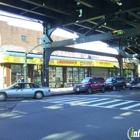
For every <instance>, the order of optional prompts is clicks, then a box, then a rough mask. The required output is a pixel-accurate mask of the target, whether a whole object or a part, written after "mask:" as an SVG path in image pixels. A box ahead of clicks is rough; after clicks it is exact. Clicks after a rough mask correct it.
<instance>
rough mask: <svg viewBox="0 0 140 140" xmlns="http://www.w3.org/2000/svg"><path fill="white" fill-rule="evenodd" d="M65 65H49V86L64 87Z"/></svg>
mask: <svg viewBox="0 0 140 140" xmlns="http://www.w3.org/2000/svg"><path fill="white" fill-rule="evenodd" d="M63 86H64V85H63V67H49V87H50V88H55V87H56V88H60V87H63Z"/></svg>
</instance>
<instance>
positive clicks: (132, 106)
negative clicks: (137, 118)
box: [120, 103, 140, 110]
mask: <svg viewBox="0 0 140 140" xmlns="http://www.w3.org/2000/svg"><path fill="white" fill-rule="evenodd" d="M136 106H140V103H138V104H134V105H130V106H127V107H123V108H120V109H124V110H125V109H126V110H127V109H131V108H134V107H136Z"/></svg>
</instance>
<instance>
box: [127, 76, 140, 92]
mask: <svg viewBox="0 0 140 140" xmlns="http://www.w3.org/2000/svg"><path fill="white" fill-rule="evenodd" d="M129 86H130V89H133V88H140V77H135V78H134V79H133V80H132V81H131V82H130V85H129Z"/></svg>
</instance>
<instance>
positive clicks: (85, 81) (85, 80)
mask: <svg viewBox="0 0 140 140" xmlns="http://www.w3.org/2000/svg"><path fill="white" fill-rule="evenodd" d="M90 81H91V79H89V78H86V79H84V80H83V81H82V82H81V83H82V84H85V83H89V82H90Z"/></svg>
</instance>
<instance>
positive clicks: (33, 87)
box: [0, 82, 51, 101]
mask: <svg viewBox="0 0 140 140" xmlns="http://www.w3.org/2000/svg"><path fill="white" fill-rule="evenodd" d="M48 95H51V92H50V88H49V87H42V86H40V85H38V84H36V83H31V82H25V83H24V82H22V83H15V84H13V85H11V86H9V87H7V88H4V89H0V101H4V100H6V99H7V98H24V97H26V98H27V97H31V98H35V99H42V98H43V97H44V96H48Z"/></svg>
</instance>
